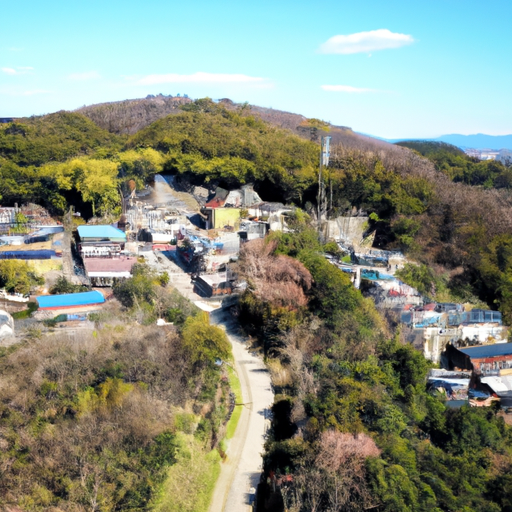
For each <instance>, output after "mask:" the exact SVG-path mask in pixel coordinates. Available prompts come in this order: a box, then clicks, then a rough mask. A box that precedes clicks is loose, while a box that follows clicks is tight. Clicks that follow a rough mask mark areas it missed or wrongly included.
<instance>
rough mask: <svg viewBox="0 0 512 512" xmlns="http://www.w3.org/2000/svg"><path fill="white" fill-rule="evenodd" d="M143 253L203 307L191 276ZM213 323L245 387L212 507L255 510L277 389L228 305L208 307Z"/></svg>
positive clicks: (225, 511)
mask: <svg viewBox="0 0 512 512" xmlns="http://www.w3.org/2000/svg"><path fill="white" fill-rule="evenodd" d="M144 257H145V258H146V261H147V263H148V264H149V265H151V266H152V267H153V268H155V269H156V270H157V271H158V272H163V271H167V272H168V273H169V275H170V283H171V285H172V286H174V287H175V288H176V289H177V290H178V291H179V292H180V293H181V294H182V295H183V296H184V297H186V298H188V299H189V300H191V301H192V302H194V303H195V304H196V305H198V306H199V307H201V308H202V309H203V308H204V307H205V306H212V303H203V302H202V301H203V300H204V299H202V297H200V296H199V295H197V294H196V293H194V290H193V283H191V281H190V276H189V275H188V274H186V273H185V272H183V270H182V269H181V268H180V267H179V266H178V265H176V263H175V262H174V261H172V260H169V259H168V258H166V257H165V256H164V255H163V254H160V253H158V252H155V253H153V252H149V251H148V252H146V253H144ZM210 321H211V322H212V324H215V325H219V326H222V327H224V328H225V329H226V334H227V335H228V339H229V341H230V342H231V346H232V351H233V359H234V367H235V370H236V372H237V375H238V378H239V379H240V385H241V388H242V404H240V405H238V407H242V414H241V416H240V419H239V421H238V426H237V429H236V432H235V435H234V436H233V438H232V439H230V440H229V441H228V442H227V450H226V453H227V457H226V459H225V460H224V462H223V463H222V465H221V473H220V476H219V478H218V480H217V482H216V484H215V489H214V493H213V496H212V501H211V504H210V508H209V511H208V512H251V511H252V501H253V499H254V493H253V492H254V491H255V490H256V488H257V487H258V483H259V481H260V476H261V470H262V453H263V446H264V443H265V436H266V432H267V430H268V429H269V428H270V407H271V406H272V403H273V402H274V393H273V391H272V386H271V382H270V374H269V372H268V370H267V368H266V367H265V364H264V363H263V361H262V359H261V357H260V356H258V355H257V354H255V353H252V352H250V350H249V347H248V346H247V339H246V338H245V337H244V336H241V335H240V333H239V329H238V323H237V322H236V320H235V319H234V318H233V317H232V316H231V315H230V314H229V313H228V312H226V311H224V310H222V309H216V310H214V311H212V312H211V313H210Z"/></svg>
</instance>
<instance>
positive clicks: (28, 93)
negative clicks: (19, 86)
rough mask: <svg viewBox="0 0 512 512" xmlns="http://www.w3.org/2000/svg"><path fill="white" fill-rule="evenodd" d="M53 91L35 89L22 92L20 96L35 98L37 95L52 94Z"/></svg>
mask: <svg viewBox="0 0 512 512" xmlns="http://www.w3.org/2000/svg"><path fill="white" fill-rule="evenodd" d="M51 92H52V91H47V90H46V89H34V90H32V91H22V92H20V93H19V95H20V96H34V95H35V94H51Z"/></svg>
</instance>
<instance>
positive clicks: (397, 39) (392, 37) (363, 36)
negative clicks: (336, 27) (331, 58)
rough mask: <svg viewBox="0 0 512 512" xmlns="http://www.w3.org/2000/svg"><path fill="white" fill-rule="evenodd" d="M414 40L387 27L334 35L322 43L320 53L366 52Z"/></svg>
mask: <svg viewBox="0 0 512 512" xmlns="http://www.w3.org/2000/svg"><path fill="white" fill-rule="evenodd" d="M413 42H414V38H413V37H412V36H410V35H407V34H398V33H395V32H391V31H390V30H388V29H387V28H381V29H379V30H371V31H369V32H357V33H356V34H349V35H339V36H333V37H331V38H330V39H328V40H327V41H326V42H325V43H324V44H322V45H320V49H319V51H320V53H338V54H342V55H348V54H350V53H366V52H373V51H377V50H387V49H390V48H400V46H405V45H407V44H411V43H413Z"/></svg>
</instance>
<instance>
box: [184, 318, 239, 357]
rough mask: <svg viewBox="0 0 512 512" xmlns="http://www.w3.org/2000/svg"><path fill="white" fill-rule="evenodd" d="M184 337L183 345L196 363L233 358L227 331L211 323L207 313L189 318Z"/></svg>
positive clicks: (186, 322)
mask: <svg viewBox="0 0 512 512" xmlns="http://www.w3.org/2000/svg"><path fill="white" fill-rule="evenodd" d="M182 339H183V347H184V348H185V350H186V351H187V352H188V353H189V355H190V359H191V361H192V363H194V364H195V363H207V362H213V361H214V360H215V359H223V360H227V359H230V358H231V345H230V344H229V341H228V339H227V336H226V333H225V332H224V331H223V330H222V329H221V328H220V327H216V326H214V325H210V323H209V319H208V314H207V313H200V314H198V315H196V316H193V317H189V318H187V320H186V321H185V325H184V326H183V331H182Z"/></svg>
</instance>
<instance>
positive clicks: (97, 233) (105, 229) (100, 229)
mask: <svg viewBox="0 0 512 512" xmlns="http://www.w3.org/2000/svg"><path fill="white" fill-rule="evenodd" d="M78 235H79V236H80V238H100V239H105V238H116V239H119V238H122V239H123V240H126V234H125V233H124V231H121V230H120V229H117V228H115V227H114V226H107V225H104V226H78Z"/></svg>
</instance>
